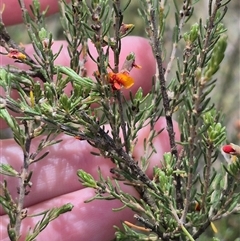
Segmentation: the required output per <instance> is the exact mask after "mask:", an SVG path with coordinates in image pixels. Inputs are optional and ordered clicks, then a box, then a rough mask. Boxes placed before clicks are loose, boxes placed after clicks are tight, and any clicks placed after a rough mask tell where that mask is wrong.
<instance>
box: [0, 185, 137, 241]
mask: <svg viewBox="0 0 240 241" xmlns="http://www.w3.org/2000/svg"><path fill="white" fill-rule="evenodd" d="M122 190H123V191H124V192H125V193H131V194H133V195H137V194H136V193H135V192H134V190H133V188H131V187H129V186H124V189H122ZM95 195H96V193H95V191H94V190H93V189H89V188H85V189H82V190H79V191H76V192H73V193H68V194H65V195H63V196H60V197H57V198H53V199H51V200H48V201H45V202H42V203H39V204H37V205H34V206H33V207H30V208H28V214H29V215H30V214H36V213H40V212H42V211H45V210H47V209H51V208H53V207H60V206H61V205H64V204H66V203H72V204H73V205H74V208H73V210H72V211H71V212H68V213H65V214H63V215H61V216H59V217H58V218H57V219H56V220H54V221H52V222H51V223H50V224H49V225H48V226H47V228H46V229H44V230H43V231H42V232H41V233H40V234H39V236H38V237H37V240H38V241H45V240H58V241H65V240H71V241H75V240H76V241H78V240H91V241H105V240H112V239H113V238H114V233H115V231H116V230H115V229H114V228H113V225H117V226H121V221H125V220H127V221H130V222H133V221H134V220H133V212H132V211H131V210H130V209H128V208H124V209H123V210H122V211H118V212H114V211H112V209H113V208H120V207H122V206H123V204H122V203H120V201H118V200H111V201H106V200H105V201H104V200H94V201H92V202H90V203H84V202H85V201H86V200H87V199H90V198H92V197H93V196H95ZM0 218H1V222H0V223H1V225H0V233H1V240H2V241H3V240H9V239H8V238H7V232H6V227H7V224H8V222H9V220H8V218H7V217H6V216H2V217H0ZM39 220H40V217H30V218H25V219H23V221H22V225H21V235H22V236H21V238H20V240H19V241H22V240H25V235H26V233H27V231H28V230H29V228H31V229H33V228H34V226H35V224H36V223H37V221H39Z"/></svg>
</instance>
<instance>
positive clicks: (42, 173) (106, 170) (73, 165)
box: [0, 117, 179, 213]
mask: <svg viewBox="0 0 240 241" xmlns="http://www.w3.org/2000/svg"><path fill="white" fill-rule="evenodd" d="M174 126H175V132H176V138H179V130H178V126H177V123H176V122H174ZM162 128H164V130H163V131H162V132H161V134H160V135H159V136H158V137H156V138H155V140H154V142H153V143H154V146H155V149H156V153H154V154H153V155H152V156H151V158H150V160H149V168H148V171H147V174H148V175H149V177H150V178H151V177H152V168H153V166H159V165H160V163H161V160H162V155H163V153H164V152H168V151H170V146H169V144H166V143H167V142H169V141H168V140H169V138H168V134H167V131H166V125H165V119H164V118H163V117H162V118H160V119H159V120H158V122H157V124H156V130H161V129H162ZM148 135H149V127H145V128H143V130H142V131H140V132H139V135H138V142H137V144H136V146H135V148H134V153H133V156H134V157H135V160H136V161H138V162H139V163H140V160H141V157H143V156H144V150H143V149H144V148H143V146H144V144H143V142H144V138H147V137H148ZM59 138H60V137H59ZM61 139H63V141H62V142H61V143H59V144H56V145H53V146H51V147H49V148H48V149H47V150H48V151H49V155H48V156H46V157H45V158H44V159H43V160H41V161H39V162H37V163H35V164H32V165H31V166H30V170H33V176H32V179H31V181H32V183H33V185H32V188H31V192H30V193H29V195H27V196H26V197H25V206H30V205H33V204H35V203H37V202H40V201H43V200H47V199H50V198H53V197H55V196H59V195H62V194H64V193H68V192H73V191H76V190H78V189H81V188H82V185H81V184H80V183H79V181H78V178H77V176H76V172H77V170H78V169H83V170H84V171H86V172H88V173H90V174H91V175H92V176H93V177H94V178H95V179H97V180H98V168H100V170H101V172H102V174H103V176H104V177H107V176H111V173H110V168H112V167H114V164H113V163H112V162H111V161H110V160H109V159H105V158H103V157H99V156H94V155H92V154H91V153H90V152H91V151H94V152H96V150H95V149H94V148H93V147H92V146H90V145H89V144H88V143H87V142H86V141H78V140H76V139H75V138H73V137H70V136H66V135H62V136H61ZM39 141H40V139H36V140H35V141H34V142H33V144H32V149H31V152H30V153H32V152H34V150H36V149H37V143H39ZM0 148H1V149H0V151H1V153H2V156H1V157H0V162H1V163H8V164H10V165H12V166H13V167H14V168H15V170H17V171H19V172H20V170H21V167H22V166H23V160H22V156H23V153H22V150H21V149H20V147H19V146H18V145H17V144H16V143H15V142H14V141H13V140H12V139H9V140H2V141H0ZM45 151H46V150H45ZM6 180H7V182H8V188H9V190H10V193H11V194H12V195H13V198H16V197H17V195H18V194H17V187H18V186H19V183H18V179H16V178H8V177H6ZM59 182H61V185H59ZM1 213H3V211H2V212H1Z"/></svg>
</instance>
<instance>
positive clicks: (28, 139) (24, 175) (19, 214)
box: [14, 121, 31, 237]
mask: <svg viewBox="0 0 240 241" xmlns="http://www.w3.org/2000/svg"><path fill="white" fill-rule="evenodd" d="M23 125H24V128H25V136H26V141H25V149H24V150H23V161H24V162H23V168H22V172H21V175H20V184H19V197H18V204H17V215H16V223H15V228H14V229H15V233H16V237H20V228H21V222H22V219H23V217H22V210H23V205H24V199H25V195H26V187H27V185H28V183H27V182H26V180H27V178H28V175H29V173H28V166H29V164H30V163H29V152H30V146H31V137H30V133H29V127H28V123H27V122H25V121H24V122H23Z"/></svg>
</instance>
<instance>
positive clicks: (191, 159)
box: [181, 0, 221, 223]
mask: <svg viewBox="0 0 240 241" xmlns="http://www.w3.org/2000/svg"><path fill="white" fill-rule="evenodd" d="M220 2H221V1H220V0H217V1H216V2H215V8H214V11H213V13H212V15H211V16H210V20H209V24H208V28H207V34H206V38H205V44H204V48H203V50H202V51H201V53H200V61H199V66H200V67H201V68H203V66H204V63H205V59H206V55H207V49H208V47H209V45H210V42H209V41H210V36H211V33H212V30H213V27H214V20H215V17H216V14H217V10H218V9H219V7H220V5H219V3H220ZM204 87H205V85H204V84H200V83H199V86H198V87H196V95H195V97H194V109H193V112H192V115H193V116H194V117H193V116H191V117H190V118H195V119H196V120H198V117H199V115H200V112H199V110H200V108H199V107H200V104H201V96H202V93H203V89H204ZM196 128H197V125H191V126H190V136H189V146H190V150H189V167H190V171H189V173H188V178H187V187H186V198H185V205H184V210H183V212H182V217H181V220H182V222H183V223H184V222H185V220H186V216H187V213H188V209H189V205H190V196H191V189H192V184H193V173H192V172H193V171H192V167H193V166H194V153H195V146H194V143H195V139H196Z"/></svg>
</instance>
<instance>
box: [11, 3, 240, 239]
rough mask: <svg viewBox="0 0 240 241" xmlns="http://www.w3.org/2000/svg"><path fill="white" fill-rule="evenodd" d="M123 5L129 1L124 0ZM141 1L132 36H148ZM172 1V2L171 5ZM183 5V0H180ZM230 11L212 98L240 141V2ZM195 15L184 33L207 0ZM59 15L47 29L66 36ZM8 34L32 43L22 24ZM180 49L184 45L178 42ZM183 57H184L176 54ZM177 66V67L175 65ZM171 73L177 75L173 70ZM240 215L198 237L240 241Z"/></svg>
mask: <svg viewBox="0 0 240 241" xmlns="http://www.w3.org/2000/svg"><path fill="white" fill-rule="evenodd" d="M122 2H123V4H124V3H125V2H127V1H126V0H122ZM139 2H140V1H136V0H132V2H131V4H130V5H129V8H128V9H127V10H126V12H125V13H124V23H132V24H134V25H135V28H134V30H133V31H132V32H131V35H138V36H146V34H145V26H144V21H143V20H142V18H141V17H140V16H139V14H138V8H139V7H140V5H139ZM170 2H171V3H172V1H169V4H170V5H171V3H170ZM179 4H182V1H179ZM228 6H229V9H228V12H227V14H226V16H225V18H224V20H223V22H224V24H225V26H226V27H227V29H228V31H227V35H228V47H227V50H226V56H225V59H224V60H223V62H222V64H221V67H220V70H219V71H218V73H217V74H216V76H215V77H216V78H217V79H218V80H217V83H216V88H215V90H214V91H213V92H212V101H213V102H214V103H216V106H217V109H219V110H220V111H221V112H222V113H224V124H225V125H226V128H227V138H228V141H229V142H233V143H235V144H238V145H239V144H240V15H239V13H240V1H235V0H232V1H231V2H230V4H229V5H228ZM194 9H195V10H194V16H193V17H192V19H191V20H190V21H189V22H188V23H187V24H186V25H185V26H184V28H183V31H182V33H184V32H186V31H188V30H189V26H191V25H192V24H194V23H195V22H198V21H199V18H202V19H203V23H205V19H206V17H207V16H206V14H207V9H208V1H206V0H200V1H199V2H197V3H196V4H195V5H194ZM174 12H175V8H174V6H170V12H169V15H168V18H167V21H166V22H167V23H166V34H165V39H164V42H165V49H166V59H165V61H168V57H169V54H170V53H171V47H172V46H171V43H172V34H173V27H174V26H175V18H174ZM59 17H60V15H59V14H55V15H53V16H51V17H48V18H47V20H46V26H47V29H48V31H50V32H52V34H53V38H54V39H55V40H59V39H64V35H63V32H62V28H61V25H60V21H59ZM8 30H9V33H10V35H11V36H12V38H13V39H14V40H15V42H17V43H22V44H24V45H25V44H27V43H29V38H28V34H27V31H26V28H25V26H24V25H23V24H20V25H17V26H16V25H15V26H11V27H8ZM179 46H180V48H181V45H179ZM177 57H179V58H181V56H180V55H179V56H177ZM173 69H174V67H173ZM171 74H172V76H173V74H175V71H174V70H173V71H172V72H171ZM239 224H240V215H235V216H234V215H232V216H229V217H228V218H226V219H224V220H221V221H217V222H215V225H216V227H217V229H218V233H217V234H214V233H213V231H212V229H211V228H209V229H208V230H207V232H206V233H205V234H204V235H202V236H201V237H200V238H199V239H198V240H200V241H208V240H209V241H210V240H213V237H214V236H215V237H218V238H219V239H220V240H223V241H240V228H239Z"/></svg>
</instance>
